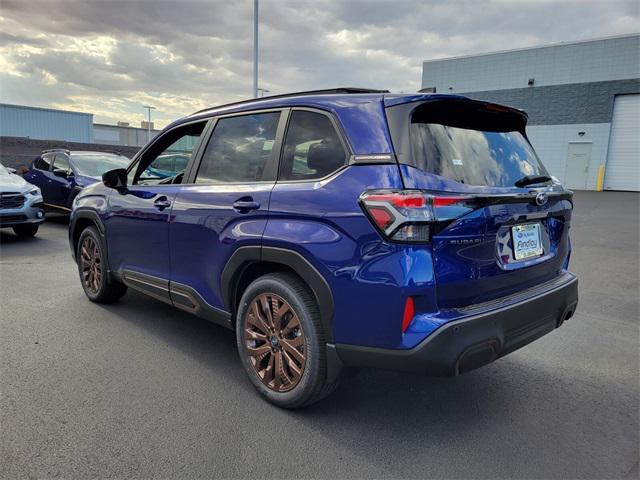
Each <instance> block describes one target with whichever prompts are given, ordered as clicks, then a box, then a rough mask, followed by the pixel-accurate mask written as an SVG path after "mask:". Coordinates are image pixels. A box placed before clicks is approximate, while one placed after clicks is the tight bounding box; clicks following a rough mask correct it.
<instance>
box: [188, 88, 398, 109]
mask: <svg viewBox="0 0 640 480" xmlns="http://www.w3.org/2000/svg"><path fill="white" fill-rule="evenodd" d="M353 93H389V90H376V89H374V88H360V87H337V88H326V89H324V90H307V91H304V92H291V93H281V94H279V95H269V96H266V97H259V98H249V99H247V100H240V101H238V102H231V103H225V104H223V105H216V106H214V107H207V108H203V109H202V110H198V111H197V112H193V114H192V115H195V114H196V113H200V112H206V111H207V110H213V109H214V108H222V107H230V106H232V105H241V104H243V103H248V102H255V101H259V100H271V99H274V98H288V97H301V96H303V95H336V94H353Z"/></svg>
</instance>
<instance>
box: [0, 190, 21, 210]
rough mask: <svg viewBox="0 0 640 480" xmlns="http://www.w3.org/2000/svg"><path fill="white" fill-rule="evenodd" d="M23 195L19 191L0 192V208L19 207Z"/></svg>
mask: <svg viewBox="0 0 640 480" xmlns="http://www.w3.org/2000/svg"><path fill="white" fill-rule="evenodd" d="M24 201H25V197H24V195H22V194H20V193H0V209H9V208H21V207H22V206H23V205H24Z"/></svg>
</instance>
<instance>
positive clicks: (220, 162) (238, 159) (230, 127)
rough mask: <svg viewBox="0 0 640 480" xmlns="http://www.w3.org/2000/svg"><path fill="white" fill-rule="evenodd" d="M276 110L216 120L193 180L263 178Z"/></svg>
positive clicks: (251, 181) (277, 113) (277, 119)
mask: <svg viewBox="0 0 640 480" xmlns="http://www.w3.org/2000/svg"><path fill="white" fill-rule="evenodd" d="M279 120H280V112H266V113H256V114H251V115H242V116H238V117H226V118H222V119H220V120H218V122H217V123H216V125H215V128H214V130H213V133H212V134H211V139H210V140H209V143H208V144H207V148H206V149H205V151H204V154H203V155H202V161H201V163H200V168H199V170H198V174H197V175H196V183H214V184H215V183H253V182H260V181H263V180H268V179H266V178H264V173H265V167H266V166H267V163H268V162H269V159H270V158H271V154H272V150H273V144H274V142H275V138H276V130H277V128H278V121H279Z"/></svg>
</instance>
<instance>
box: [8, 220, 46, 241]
mask: <svg viewBox="0 0 640 480" xmlns="http://www.w3.org/2000/svg"><path fill="white" fill-rule="evenodd" d="M39 226H40V225H38V224H35V225H34V224H33V223H25V224H23V225H16V226H14V227H13V232H14V233H15V234H16V235H17V236H19V237H22V238H29V237H33V236H34V235H35V234H36V233H38V227H39Z"/></svg>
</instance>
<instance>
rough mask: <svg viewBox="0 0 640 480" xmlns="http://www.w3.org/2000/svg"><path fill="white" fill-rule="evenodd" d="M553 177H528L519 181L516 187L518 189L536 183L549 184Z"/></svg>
mask: <svg viewBox="0 0 640 480" xmlns="http://www.w3.org/2000/svg"><path fill="white" fill-rule="evenodd" d="M550 180H551V177H550V176H548V175H526V176H524V177H522V178H521V179H520V180H518V181H517V182H516V183H515V184H514V185H515V186H516V187H526V186H527V185H533V184H535V183H543V182H549V181H550Z"/></svg>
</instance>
